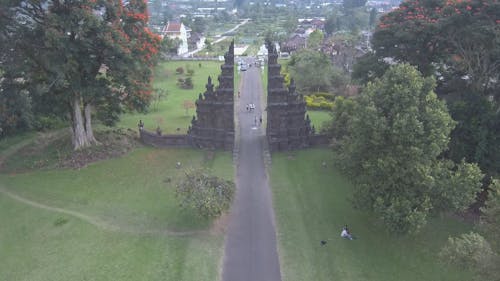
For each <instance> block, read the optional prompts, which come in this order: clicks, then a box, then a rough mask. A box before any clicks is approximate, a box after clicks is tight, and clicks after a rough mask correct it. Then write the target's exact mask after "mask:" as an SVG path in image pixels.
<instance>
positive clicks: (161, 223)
mask: <svg viewBox="0 0 500 281" xmlns="http://www.w3.org/2000/svg"><path fill="white" fill-rule="evenodd" d="M231 157H232V156H231V154H230V153H226V152H217V153H216V154H215V156H212V155H208V154H205V152H203V151H199V150H192V149H164V150H157V149H152V148H138V149H136V150H134V151H133V152H131V153H129V154H127V155H125V156H123V157H120V158H115V159H111V160H105V161H101V162H97V163H93V164H90V165H89V166H87V167H85V168H82V169H79V170H71V169H63V170H50V171H34V172H29V173H22V174H0V188H1V190H3V191H4V192H0V224H1V225H2V227H1V228H0V242H1V243H0V260H1V261H2V263H0V280H29V281H36V280H51V281H52V280H54V281H57V280H148V281H149V280H193V281H198V280H217V278H218V276H219V272H218V270H219V266H220V262H221V260H220V259H221V256H222V248H223V234H222V233H221V232H220V231H215V230H214V228H213V227H212V223H211V222H209V221H206V220H203V219H200V218H198V217H197V216H196V215H195V214H194V213H193V212H192V211H189V210H182V209H180V208H179V207H178V205H177V201H176V199H175V196H174V188H173V187H174V183H175V181H176V179H177V178H178V177H179V176H181V175H182V173H183V169H185V168H186V167H191V166H192V167H196V166H206V167H211V168H212V169H213V170H214V173H215V174H217V175H220V176H223V177H225V178H227V179H232V178H233V173H234V171H233V167H232V160H231ZM177 161H180V162H182V167H181V169H176V167H175V163H176V162H177ZM5 191H7V192H9V193H10V194H14V195H17V196H20V197H22V198H24V199H26V200H30V201H31V202H36V203H38V204H40V205H37V206H33V204H31V205H30V204H29V203H26V201H25V202H20V201H19V200H15V199H14V198H12V196H9V195H8V194H6V193H5ZM41 206H42V207H41ZM43 206H46V207H53V208H59V209H57V210H55V211H54V210H52V211H51V210H47V208H44V207H43ZM61 209H64V210H66V211H67V212H65V211H61ZM75 214H76V215H75Z"/></svg>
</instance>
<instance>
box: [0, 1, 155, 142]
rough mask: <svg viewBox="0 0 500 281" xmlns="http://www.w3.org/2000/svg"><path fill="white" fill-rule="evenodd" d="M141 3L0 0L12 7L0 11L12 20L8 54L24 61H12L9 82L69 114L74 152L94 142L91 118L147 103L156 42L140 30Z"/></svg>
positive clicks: (112, 117) (107, 117) (106, 118)
mask: <svg viewBox="0 0 500 281" xmlns="http://www.w3.org/2000/svg"><path fill="white" fill-rule="evenodd" d="M141 5H142V6H141ZM145 5H146V4H145V3H144V2H142V1H128V2H127V4H123V3H122V1H120V0H81V1H76V0H74V1H71V0H70V1H60V0H53V1H9V2H8V3H7V2H2V7H1V8H2V11H13V12H12V13H2V16H6V17H8V19H9V20H5V22H6V23H7V26H4V27H3V30H7V32H4V33H3V35H4V36H5V39H8V40H13V41H15V42H16V43H17V45H16V48H15V51H13V52H14V53H16V54H17V55H18V57H19V58H22V61H21V60H18V61H10V62H9V63H10V66H12V67H11V68H10V70H11V71H12V73H17V74H16V76H15V77H14V79H17V80H21V81H23V82H24V87H25V88H27V89H29V90H30V93H31V95H32V96H33V97H36V98H37V99H38V100H39V102H47V101H50V103H51V106H52V110H53V111H54V112H57V113H58V114H59V115H60V116H61V117H63V118H66V116H69V118H68V119H69V120H70V121H71V129H72V130H71V131H72V136H73V138H72V140H73V147H74V148H75V149H79V148H82V147H86V146H89V145H92V144H96V143H97V140H96V139H95V137H94V135H93V130H92V117H93V116H96V117H97V118H99V119H100V120H101V121H103V122H104V123H105V124H108V125H109V124H112V123H113V122H115V121H116V120H117V119H118V115H119V113H121V112H123V111H124V110H126V109H139V110H141V109H145V107H146V106H147V104H148V101H149V94H150V92H151V88H150V82H151V77H152V72H151V66H152V64H153V62H154V59H155V55H156V53H157V49H158V46H159V42H160V40H159V38H158V37H157V36H155V35H153V34H151V33H150V32H149V30H148V29H147V28H146V27H145V24H146V22H147V17H146V16H144V15H142V16H141V13H142V14H144V13H145ZM134 26H135V27H137V29H138V30H137V31H136V30H135V29H134V28H133V27H134ZM128 27H131V28H130V29H128ZM9 31H10V32H9ZM16 65H22V66H23V69H22V71H19V70H20V68H19V67H16ZM7 69H9V68H7Z"/></svg>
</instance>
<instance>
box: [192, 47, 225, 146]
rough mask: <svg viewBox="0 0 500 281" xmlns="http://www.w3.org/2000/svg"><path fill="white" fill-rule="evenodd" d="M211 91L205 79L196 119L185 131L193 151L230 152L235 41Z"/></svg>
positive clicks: (211, 86)
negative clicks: (194, 148) (214, 149)
mask: <svg viewBox="0 0 500 281" xmlns="http://www.w3.org/2000/svg"><path fill="white" fill-rule="evenodd" d="M217 80H218V82H219V85H218V87H217V88H216V89H214V84H213V83H212V78H211V77H208V82H207V84H206V91H205V93H203V94H200V95H199V97H198V99H197V100H196V117H195V116H193V119H192V120H191V126H190V127H189V129H188V135H189V142H190V144H191V145H192V146H194V147H199V148H211V149H212V148H216V149H225V150H232V149H233V147H234V41H233V42H231V45H230V46H229V51H228V52H226V54H225V55H224V64H223V65H222V66H221V74H220V75H219V77H218V79H217Z"/></svg>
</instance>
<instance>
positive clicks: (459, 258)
mask: <svg viewBox="0 0 500 281" xmlns="http://www.w3.org/2000/svg"><path fill="white" fill-rule="evenodd" d="M439 258H440V259H441V261H442V262H443V263H447V264H453V265H456V266H459V267H463V268H467V269H470V270H473V271H474V272H475V273H476V280H492V281H493V280H500V276H499V275H498V273H499V272H498V271H499V270H498V268H497V263H498V256H496V255H495V253H494V252H493V250H492V249H491V246H490V244H489V243H488V241H486V240H485V239H484V238H483V236H481V235H479V234H477V233H474V232H470V233H467V234H462V235H460V236H459V237H456V238H453V237H450V238H448V242H447V243H446V245H445V246H444V247H443V248H442V249H441V251H440V252H439Z"/></svg>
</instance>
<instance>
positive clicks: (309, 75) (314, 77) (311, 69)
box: [287, 49, 346, 94]
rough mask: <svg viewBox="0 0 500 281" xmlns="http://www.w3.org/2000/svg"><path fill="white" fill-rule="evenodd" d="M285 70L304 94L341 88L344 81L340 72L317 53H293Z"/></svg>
mask: <svg viewBox="0 0 500 281" xmlns="http://www.w3.org/2000/svg"><path fill="white" fill-rule="evenodd" d="M287 68H288V70H289V72H290V75H291V76H292V77H293V78H294V79H295V83H296V85H297V88H298V89H299V90H300V91H301V92H303V93H304V94H309V93H314V92H319V91H330V90H331V89H332V88H342V87H343V86H344V83H345V80H346V79H344V74H343V73H342V71H341V70H339V69H338V68H336V67H334V66H333V65H332V63H331V62H330V59H329V58H328V57H327V56H326V55H325V54H323V53H321V52H319V51H314V50H309V49H303V50H301V51H299V52H296V53H294V54H293V55H292V58H291V60H290V62H289V63H288V65H287Z"/></svg>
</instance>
